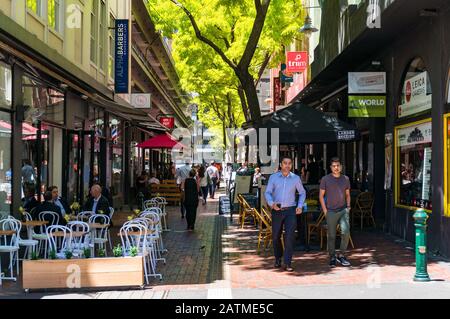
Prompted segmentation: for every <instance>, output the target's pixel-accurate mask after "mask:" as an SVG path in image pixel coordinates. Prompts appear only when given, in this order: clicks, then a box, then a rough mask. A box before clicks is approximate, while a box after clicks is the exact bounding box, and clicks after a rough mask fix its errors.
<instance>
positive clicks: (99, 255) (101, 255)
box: [97, 248, 106, 257]
mask: <svg viewBox="0 0 450 319" xmlns="http://www.w3.org/2000/svg"><path fill="white" fill-rule="evenodd" d="M97 255H98V257H105V256H106V252H105V249H104V248H99V249H98V253H97Z"/></svg>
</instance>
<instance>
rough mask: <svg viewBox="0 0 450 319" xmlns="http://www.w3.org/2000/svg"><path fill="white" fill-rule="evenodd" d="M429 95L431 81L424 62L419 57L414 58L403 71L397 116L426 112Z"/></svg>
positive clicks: (429, 105)
mask: <svg viewBox="0 0 450 319" xmlns="http://www.w3.org/2000/svg"><path fill="white" fill-rule="evenodd" d="M431 96H432V95H431V82H430V77H429V74H428V72H427V70H426V67H425V63H424V62H423V60H422V59H421V58H415V59H414V60H413V61H412V62H411V64H410V65H409V67H408V69H407V70H406V72H405V77H404V80H403V85H402V91H401V94H400V105H399V106H398V109H397V115H398V117H399V118H404V117H408V116H414V115H417V114H421V113H426V112H427V111H429V110H430V109H431Z"/></svg>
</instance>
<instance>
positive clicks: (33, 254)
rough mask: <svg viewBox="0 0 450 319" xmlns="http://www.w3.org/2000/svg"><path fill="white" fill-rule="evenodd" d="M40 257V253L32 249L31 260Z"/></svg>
mask: <svg viewBox="0 0 450 319" xmlns="http://www.w3.org/2000/svg"><path fill="white" fill-rule="evenodd" d="M38 259H39V253H38V252H35V251H32V252H31V260H38Z"/></svg>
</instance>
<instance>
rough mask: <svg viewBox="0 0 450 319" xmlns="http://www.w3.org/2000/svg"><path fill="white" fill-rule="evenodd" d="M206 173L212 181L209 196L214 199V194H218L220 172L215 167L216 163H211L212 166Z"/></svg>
mask: <svg viewBox="0 0 450 319" xmlns="http://www.w3.org/2000/svg"><path fill="white" fill-rule="evenodd" d="M206 173H207V174H208V175H209V178H210V179H211V183H210V184H209V196H210V198H214V194H215V193H216V187H217V181H218V180H219V170H218V169H217V168H216V167H215V166H214V161H212V162H211V165H209V166H208V168H207V169H206Z"/></svg>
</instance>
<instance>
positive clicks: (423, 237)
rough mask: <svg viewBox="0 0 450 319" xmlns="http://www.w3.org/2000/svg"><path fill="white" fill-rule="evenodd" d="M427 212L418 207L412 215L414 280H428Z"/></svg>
mask: <svg viewBox="0 0 450 319" xmlns="http://www.w3.org/2000/svg"><path fill="white" fill-rule="evenodd" d="M428 217H429V216H428V214H427V213H426V212H425V210H423V209H418V210H417V211H416V212H415V213H414V215H413V218H414V226H415V227H416V274H415V275H414V281H422V282H424V281H430V276H429V275H428V272H427V219H428Z"/></svg>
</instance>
